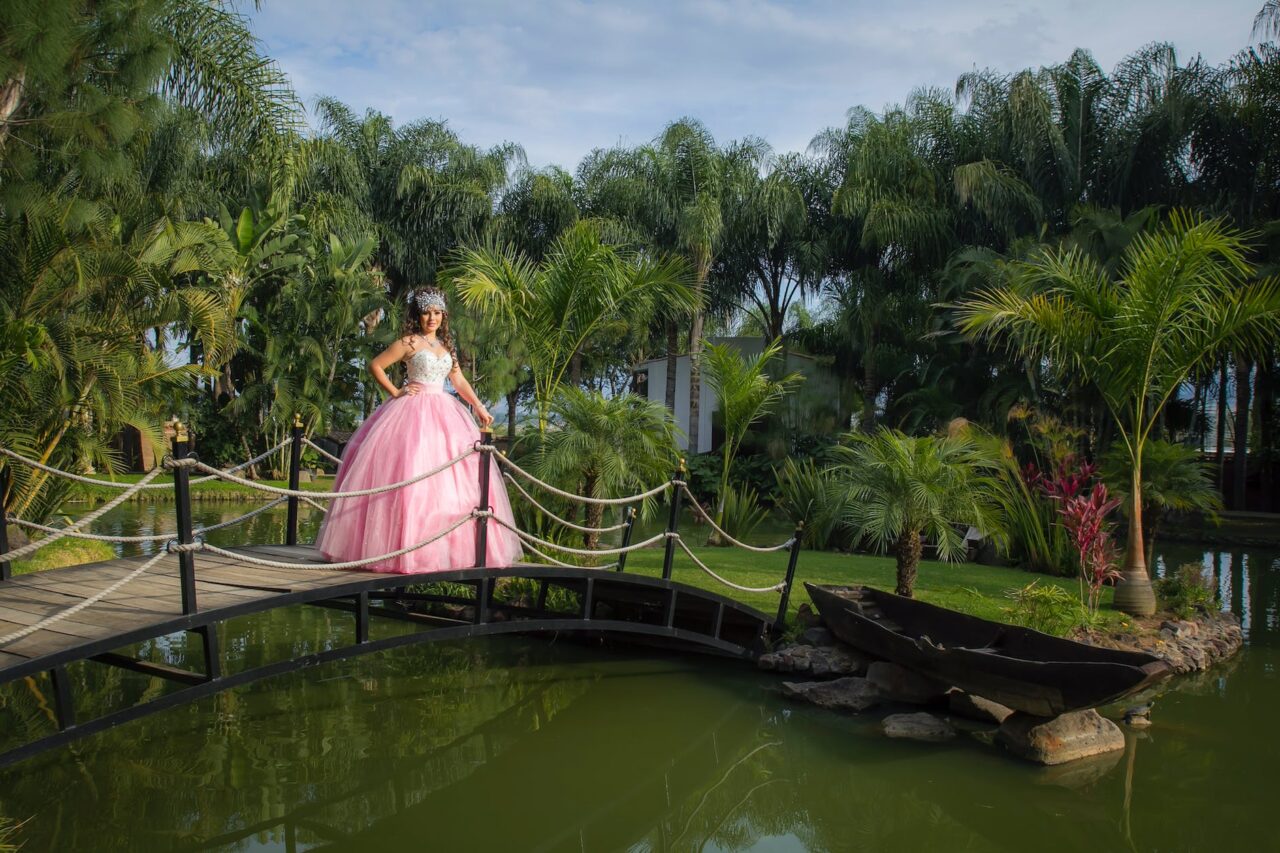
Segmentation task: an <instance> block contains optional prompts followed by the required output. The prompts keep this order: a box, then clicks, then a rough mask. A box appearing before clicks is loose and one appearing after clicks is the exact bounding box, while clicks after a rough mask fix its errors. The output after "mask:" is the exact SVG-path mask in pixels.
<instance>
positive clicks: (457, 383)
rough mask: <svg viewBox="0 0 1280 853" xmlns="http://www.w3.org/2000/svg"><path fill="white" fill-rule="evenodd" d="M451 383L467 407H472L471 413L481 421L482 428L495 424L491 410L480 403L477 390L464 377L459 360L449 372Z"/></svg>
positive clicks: (455, 360)
mask: <svg viewBox="0 0 1280 853" xmlns="http://www.w3.org/2000/svg"><path fill="white" fill-rule="evenodd" d="M449 381H450V382H452V383H453V387H454V388H455V389H456V390H457V392H458V396H459V397H461V398H462V399H463V401H464V402H465V403H467V405H469V406H471V411H473V412H474V413H475V416H476V419H477V420H479V421H480V426H482V427H487V426H489V425H490V424H491V423H493V415H491V414H489V410H488V409H486V408H485V407H484V403H481V402H480V398H479V397H477V396H476V392H475V389H474V388H472V387H471V383H470V382H468V381H467V377H465V376H463V375H462V368H461V367H459V366H458V362H457V359H454V362H453V370H450V371H449Z"/></svg>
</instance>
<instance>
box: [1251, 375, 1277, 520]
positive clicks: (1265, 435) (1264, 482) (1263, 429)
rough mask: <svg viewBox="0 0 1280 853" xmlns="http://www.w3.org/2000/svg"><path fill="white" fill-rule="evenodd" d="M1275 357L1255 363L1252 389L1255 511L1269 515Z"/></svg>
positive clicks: (1271, 507)
mask: <svg viewBox="0 0 1280 853" xmlns="http://www.w3.org/2000/svg"><path fill="white" fill-rule="evenodd" d="M1275 367H1276V362H1275V355H1274V353H1272V352H1268V353H1267V354H1266V356H1265V357H1264V358H1263V359H1262V361H1260V362H1258V384H1257V388H1256V389H1255V392H1256V395H1257V405H1255V406H1254V408H1255V409H1257V412H1258V444H1257V446H1258V454H1257V455H1258V458H1259V459H1260V460H1261V464H1262V476H1260V477H1259V478H1258V482H1259V483H1260V484H1261V486H1262V495H1261V500H1260V501H1259V506H1258V509H1259V510H1261V511H1262V512H1272V511H1273V510H1274V506H1275V486H1273V485H1272V483H1271V475H1272V472H1273V471H1274V470H1275V458H1276V457H1275V450H1276V448H1275V424H1276V374H1275Z"/></svg>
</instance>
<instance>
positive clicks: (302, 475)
mask: <svg viewBox="0 0 1280 853" xmlns="http://www.w3.org/2000/svg"><path fill="white" fill-rule="evenodd" d="M310 482H312V480H311V472H310V471H308V470H307V469H306V468H303V469H302V470H301V471H299V472H298V483H299V484H302V483H310Z"/></svg>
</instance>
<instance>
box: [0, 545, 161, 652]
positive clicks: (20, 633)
mask: <svg viewBox="0 0 1280 853" xmlns="http://www.w3.org/2000/svg"><path fill="white" fill-rule="evenodd" d="M165 556H168V555H167V554H166V553H165V552H164V551H161V552H160V553H158V554H156V555H155V556H153V557H152V558H151V559H149V560H147V561H146V562H145V563H143V564H142V565H141V566H138V568H136V569H134V570H133V571H131V572H129V574H127V575H125V576H124V577H122V578H120V580H118V581H116V582H115V583H113V584H111V585H110V586H108V587H107V588H106V589H104V590H101V591H99V592H95V593H94V594H93V595H91V596H89V597H88V598H86V599H85V600H84V601H81V602H80V603H78V604H74V605H72V606H71V607H68V608H67V609H66V610H63V611H60V612H58V613H55V614H53V615H52V616H46V617H45V618H44V619H41V620H40V621H38V622H34V623H32V624H30V625H28V626H27V627H25V628H20V629H19V630H17V631H14V632H13V633H11V634H6V635H5V636H3V637H0V646H7V645H8V644H9V643H12V642H13V641H15V640H21V639H22V638H23V637H26V636H28V635H30V634H34V633H35V632H36V631H39V630H41V629H43V628H47V627H49V626H50V625H52V624H54V623H55V622H61V621H62V620H63V619H67V618H68V617H71V616H74V615H75V614H77V613H79V612H80V611H81V610H84V609H85V608H86V607H89V606H90V605H93V604H97V603H98V602H99V601H101V600H102V599H104V598H106V597H107V596H108V595H110V594H111V593H113V592H115V591H116V590H118V589H120V587H122V586H124V585H125V584H127V583H129V582H130V581H132V580H133V579H135V578H137V577H138V576H139V575H141V574H143V573H144V572H146V571H147V569H150V568H151V567H152V566H154V565H155V564H156V563H157V562H159V560H160V559H161V558H162V557H165Z"/></svg>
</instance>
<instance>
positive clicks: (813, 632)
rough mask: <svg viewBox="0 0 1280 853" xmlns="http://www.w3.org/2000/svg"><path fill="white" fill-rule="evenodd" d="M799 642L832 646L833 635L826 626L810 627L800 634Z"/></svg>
mask: <svg viewBox="0 0 1280 853" xmlns="http://www.w3.org/2000/svg"><path fill="white" fill-rule="evenodd" d="M800 642H802V643H805V644H806V645H810V646H834V645H835V644H836V638H835V635H834V634H832V633H831V632H830V631H828V630H827V629H826V628H820V627H816V628H810V629H808V630H807V631H805V632H804V633H803V634H801V635H800Z"/></svg>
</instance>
